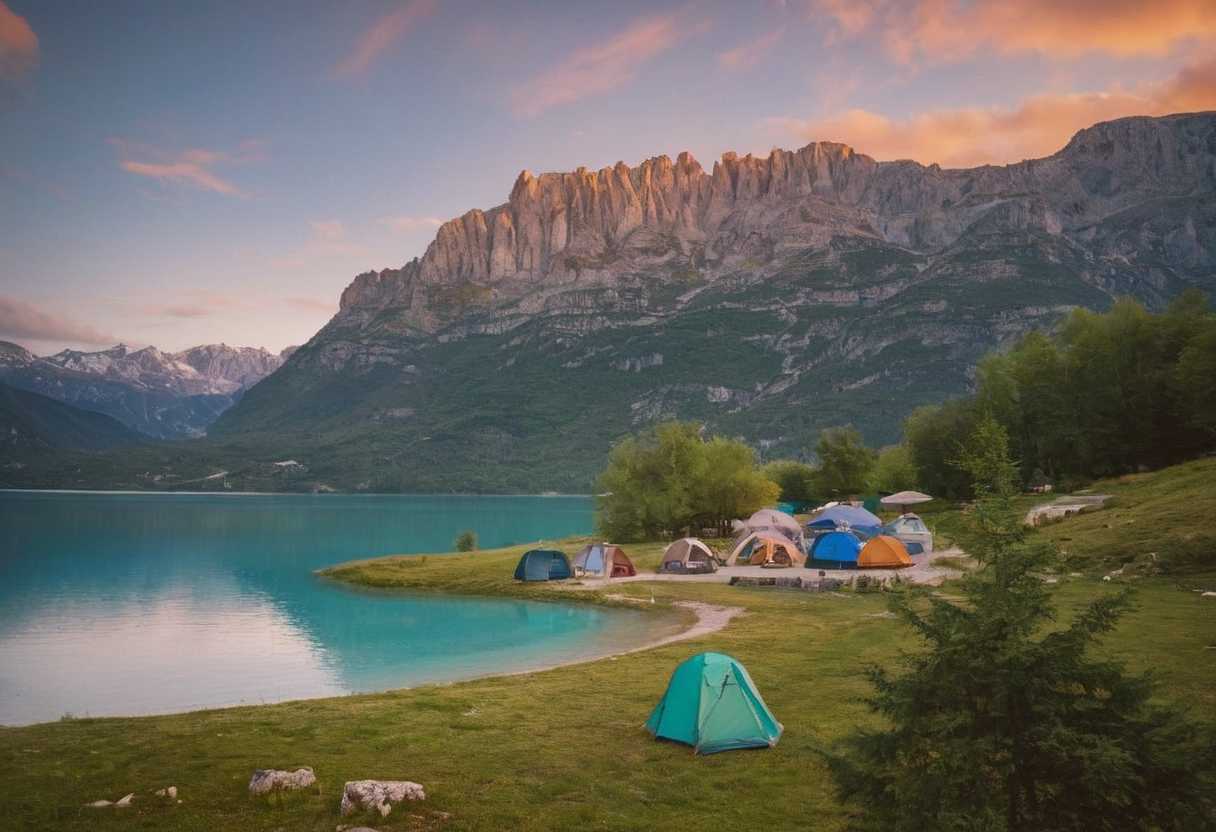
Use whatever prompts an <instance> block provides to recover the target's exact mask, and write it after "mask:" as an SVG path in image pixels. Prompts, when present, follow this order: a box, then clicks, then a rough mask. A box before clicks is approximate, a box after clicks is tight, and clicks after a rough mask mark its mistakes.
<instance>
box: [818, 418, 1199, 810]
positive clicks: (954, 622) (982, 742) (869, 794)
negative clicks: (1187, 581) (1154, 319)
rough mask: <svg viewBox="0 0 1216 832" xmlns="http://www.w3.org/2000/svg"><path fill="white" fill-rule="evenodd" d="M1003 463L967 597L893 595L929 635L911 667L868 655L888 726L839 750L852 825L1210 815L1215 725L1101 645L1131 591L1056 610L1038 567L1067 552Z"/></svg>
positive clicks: (972, 546) (838, 769) (990, 494)
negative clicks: (1020, 511)
mask: <svg viewBox="0 0 1216 832" xmlns="http://www.w3.org/2000/svg"><path fill="white" fill-rule="evenodd" d="M986 430H988V431H989V433H991V426H990V425H989V426H988V428H987V429H986ZM977 433H979V432H978V431H977ZM992 438H993V437H992V436H988V439H990V440H991V439H992ZM980 443H981V440H980V439H979V437H973V438H972V441H971V442H970V443H969V451H970V452H972V453H974V454H977V455H978V458H980V459H984V460H986V462H985V465H984V466H981V467H983V468H984V470H985V471H986V472H987V473H988V474H991V473H993V472H994V471H998V472H999V471H1003V470H1005V468H1004V466H1003V465H1002V464H1001V463H1002V460H999V459H996V457H997V456H999V454H995V453H992V452H991V451H992V449H988V451H989V452H985V449H983V448H981V447H979V444H980ZM998 444H999V443H998ZM994 461H995V465H994ZM1003 462H1004V463H1008V459H1007V457H1006V458H1005V459H1004V460H1003ZM1002 479H1003V478H1002V477H1001V476H997V477H995V481H996V482H995V483H994V482H993V480H992V479H989V480H988V481H987V482H985V483H977V491H979V492H981V493H985V494H986V496H985V497H984V498H983V499H981V500H980V502H979V503H978V505H977V506H976V509H975V511H974V515H973V519H972V524H971V528H970V530H969V532H968V533H967V534H966V536H965V539H964V540H962V541H961V542H962V543H963V546H964V548H965V549H966V551H967V552H968V553H969V554H971V555H972V556H973V557H974V558H975V559H976V560H977V561H978V562H979V564H980V566H979V568H978V569H976V570H975V571H974V572H972V573H970V574H969V575H968V576H967V577H965V578H964V579H963V580H962V581H961V586H960V590H961V594H962V598H963V600H961V601H958V600H950V599H946V598H942V597H935V596H931V595H926V594H923V593H911V592H901V593H896V594H895V596H894V597H893V599H892V609H893V611H894V612H896V614H897V615H898V616H899V617H900V618H901V619H902V620H903V621H904V622H906V623H907V624H908V625H909V626H910V627H911V628H912V629H913V630H914V631H915V633H916V635H917V636H918V637H919V638H920V639H921V640H922V641H923V642H924V644H925V645H926V647H927V649H925V650H923V651H921V652H916V653H912V654H909V655H907V656H905V657H904V663H905V668H904V671H903V672H902V673H891V672H889V671H887V670H885V669H882V668H874V669H872V670H870V671H869V677H870V680H871V682H872V684H873V687H874V693H873V696H872V697H871V698H870V699H869V704H870V706H871V708H872V709H873V710H874V711H875V712H876V713H877V714H878V715H879V716H880V717H881V718H882V721H883V722H884V723H885V726H884V727H881V728H872V729H863V730H858V731H856V732H854V733H853V734H851V735H850V736H849V737H848V738H847V739H846V740H845V741H844V742H843V744H842V747H840V748H838V749H837V750H836V751H835V752H833V753H832V754H831V755H829V762H830V765H831V769H832V773H833V776H834V778H835V780H836V784H837V787H838V789H839V792H840V794H841V796H842V798H843V799H844V800H845V801H846V802H847V803H848V804H850V805H851V806H852V807H854V808H855V809H856V814H855V815H854V821H855V826H856V828H859V829H882V830H884V832H899V830H927V829H932V830H977V832H978V830H985V832H989V830H991V831H992V832H1030V830H1035V832H1043V831H1045V830H1085V832H1096V830H1156V829H1160V830H1191V829H1194V830H1199V829H1212V828H1213V823H1214V818H1216V814H1214V813H1216V795H1214V790H1213V784H1214V780H1216V777H1214V774H1216V752H1214V751H1213V748H1214V746H1213V739H1214V737H1213V732H1212V730H1211V728H1210V727H1209V726H1196V725H1191V724H1188V723H1187V722H1186V721H1185V719H1184V718H1183V716H1182V715H1181V713H1180V712H1178V711H1176V710H1173V709H1169V708H1166V707H1163V706H1160V705H1158V704H1156V703H1153V702H1151V701H1150V699H1151V696H1152V694H1153V682H1152V679H1151V677H1150V676H1147V675H1132V674H1129V673H1127V672H1126V671H1125V670H1124V669H1123V667H1122V666H1121V665H1120V664H1119V663H1117V662H1115V661H1112V660H1109V659H1105V658H1100V657H1096V656H1094V655H1093V652H1092V648H1093V647H1094V645H1095V643H1096V642H1097V640H1098V639H1099V638H1100V637H1101V636H1102V635H1103V634H1105V633H1107V632H1109V631H1110V630H1111V629H1112V628H1113V627H1114V626H1115V624H1116V623H1117V622H1118V620H1119V617H1120V616H1121V615H1122V614H1123V613H1125V612H1127V611H1128V610H1129V609H1131V608H1132V598H1131V597H1130V595H1129V594H1128V593H1127V592H1120V593H1114V594H1108V595H1105V596H1103V597H1101V598H1099V599H1097V600H1096V601H1094V602H1093V603H1091V604H1090V605H1088V607H1086V608H1085V609H1083V610H1082V611H1081V612H1080V613H1079V614H1077V615H1076V616H1075V618H1073V619H1072V621H1071V622H1069V623H1068V624H1067V625H1065V626H1060V625H1058V624H1057V623H1056V620H1055V605H1054V603H1053V601H1052V591H1051V586H1050V585H1049V584H1046V583H1045V582H1044V581H1043V580H1042V578H1043V575H1044V574H1045V573H1046V572H1048V571H1050V570H1051V569H1053V568H1054V565H1055V557H1056V553H1055V552H1054V550H1052V549H1051V548H1050V547H1049V546H1047V545H1046V544H1044V543H1042V542H1040V541H1038V540H1037V539H1035V537H1034V533H1033V532H1032V531H1031V530H1029V529H1027V528H1026V527H1025V526H1024V525H1023V524H1022V523H1021V521H1020V518H1019V517H1018V516H1017V513H1016V512H1015V511H1013V508H1012V506H1011V501H1010V489H1009V487H1008V483H1007V482H1006V483H1004V484H1002V482H1001V481H1002ZM994 485H995V486H996V487H995V488H994V487H993V486H994Z"/></svg>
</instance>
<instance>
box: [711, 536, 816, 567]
mask: <svg viewBox="0 0 1216 832" xmlns="http://www.w3.org/2000/svg"><path fill="white" fill-rule="evenodd" d="M726 563H727V565H728V566H734V565H735V564H736V563H746V564H748V565H749V566H801V565H802V564H804V563H806V555H804V554H802V552H801V551H799V549H798V546H797V544H795V543H794V542H793V541H791V540H789V539H788V538H786V537H783V536H782V535H779V534H769V533H767V532H752V533H751V534H749V535H747V536H746V537H744V538H743V539H742V540H740V541H739V543H738V545H737V546H735V548H734V550H733V551H732V552H731V553H730V557H729V558H727V561H726Z"/></svg>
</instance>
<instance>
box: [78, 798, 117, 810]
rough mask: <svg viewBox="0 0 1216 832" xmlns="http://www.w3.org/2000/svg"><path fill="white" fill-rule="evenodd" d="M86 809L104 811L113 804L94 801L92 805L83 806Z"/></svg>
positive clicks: (104, 801) (107, 801)
mask: <svg viewBox="0 0 1216 832" xmlns="http://www.w3.org/2000/svg"><path fill="white" fill-rule="evenodd" d="M84 805H85V808H87V809H106V808H109V807H110V806H113V805H114V804H113V803H112V802H111V801H109V800H94V801H93V802H92V803H86V804H84Z"/></svg>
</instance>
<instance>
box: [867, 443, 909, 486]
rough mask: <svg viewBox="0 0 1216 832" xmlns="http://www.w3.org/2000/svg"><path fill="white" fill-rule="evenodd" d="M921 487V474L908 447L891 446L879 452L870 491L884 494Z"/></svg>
mask: <svg viewBox="0 0 1216 832" xmlns="http://www.w3.org/2000/svg"><path fill="white" fill-rule="evenodd" d="M919 487H920V474H919V472H918V471H917V469H916V462H915V461H914V460H913V459H912V451H911V450H910V449H909V448H908V447H907V446H906V445H890V446H888V447H886V448H883V449H882V450H881V451H879V452H878V458H877V459H876V460H875V461H874V468H873V469H872V470H871V471H870V481H869V490H870V491H873V492H878V493H884V494H893V493H894V492H896V491H911V490H914V489H916V488H919Z"/></svg>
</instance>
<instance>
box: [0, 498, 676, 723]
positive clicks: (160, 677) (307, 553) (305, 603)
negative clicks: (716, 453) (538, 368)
mask: <svg viewBox="0 0 1216 832" xmlns="http://www.w3.org/2000/svg"><path fill="white" fill-rule="evenodd" d="M591 526H592V504H591V500H590V499H589V498H585V497H404V496H345V495H318V496H305V495H227V494H217V495H197V494H196V495H176V494H174V495H167V494H147V495H143V494H140V495H136V494H78V493H33V492H0V724H7V725H17V724H26V723H31V722H41V721H46V720H51V719H57V718H59V717H61V716H63V715H64V714H69V713H70V714H74V715H76V716H85V715H89V716H103V715H134V714H149V713H164V712H173V711H182V710H189V709H195V708H202V707H214V706H223V705H234V704H248V703H260V702H271V701H278V700H284V699H297V698H306V697H316V696H330V695H338V694H343V693H350V692H362V691H376V690H386V689H391V688H397V687H407V686H410V685H415V684H419V683H424V682H436V681H447V680H454V679H460V678H468V677H471V676H477V675H482V674H488V673H497V672H505V671H512V670H524V669H528V668H533V667H539V666H543V665H546V664H550V663H554V662H559V661H564V660H569V659H573V658H581V657H587V656H594V655H602V654H604V653H607V652H612V651H613V650H615V649H618V648H620V647H622V646H629V645H631V644H638V643H641V642H642V641H644V640H646V639H647V637H648V635H649V634H650V633H649V632H648V630H649V629H650V628H651V627H653V619H652V618H650V617H649V616H645V615H644V614H642V613H639V612H633V611H628V610H605V609H600V608H596V607H592V606H589V605H568V604H558V603H552V604H547V603H533V602H522V601H510V600H493V599H474V598H459V597H449V596H441V595H418V594H414V595H401V594H394V593H384V592H371V591H360V590H356V589H351V588H347V587H344V586H341V585H338V584H335V583H333V582H331V581H326V580H323V579H320V578H317V577H316V576H314V575H313V570H314V569H317V568H318V567H322V566H328V565H330V564H333V563H337V562H340V561H344V560H350V559H352V558H358V557H366V556H371V555H380V554H391V553H408V552H428V551H431V552H433V551H444V550H447V549H450V548H451V547H452V541H453V538H454V537H455V536H456V534H457V533H458V532H459V531H461V530H463V529H473V530H475V531H476V532H477V534H478V536H479V538H480V542H481V545H482V546H484V547H492V546H502V545H507V544H511V543H524V542H528V541H532V540H538V539H541V538H549V539H554V538H559V537H564V536H567V535H571V534H579V533H588V532H589V531H590V530H591ZM571 554H572V553H571Z"/></svg>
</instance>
